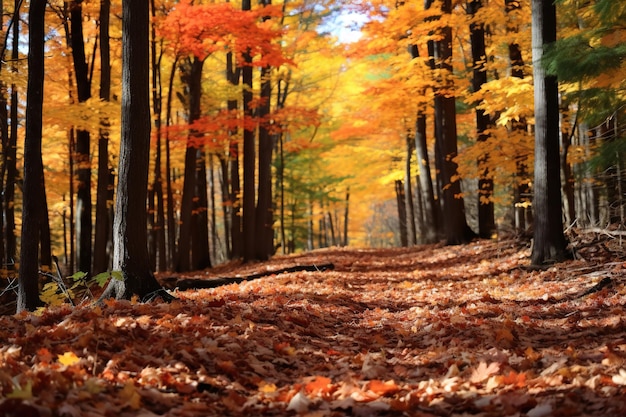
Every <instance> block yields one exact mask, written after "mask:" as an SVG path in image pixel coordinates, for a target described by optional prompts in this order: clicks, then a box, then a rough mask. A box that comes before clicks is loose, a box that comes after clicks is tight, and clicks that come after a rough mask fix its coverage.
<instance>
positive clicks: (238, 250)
mask: <svg viewBox="0 0 626 417" xmlns="http://www.w3.org/2000/svg"><path fill="white" fill-rule="evenodd" d="M233 60H234V58H233V54H232V53H228V54H227V55H226V77H227V78H228V82H229V83H230V85H231V86H238V85H239V78H240V75H241V68H240V67H238V66H235V65H234V63H233ZM226 105H227V108H228V111H229V112H233V111H236V110H237V109H238V107H239V106H238V103H237V100H228V102H227V103H226ZM229 136H230V141H229V143H228V154H229V155H228V161H229V164H228V171H227V172H228V175H229V179H230V181H229V185H230V187H229V194H228V199H229V202H230V241H231V246H230V248H229V250H228V255H229V259H236V258H240V257H241V256H243V234H242V230H241V201H240V197H239V194H240V193H241V178H240V176H239V154H240V152H239V139H238V137H237V136H238V130H237V129H236V128H233V129H231V131H230V132H229Z"/></svg>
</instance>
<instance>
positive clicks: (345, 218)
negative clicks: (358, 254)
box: [343, 187, 350, 246]
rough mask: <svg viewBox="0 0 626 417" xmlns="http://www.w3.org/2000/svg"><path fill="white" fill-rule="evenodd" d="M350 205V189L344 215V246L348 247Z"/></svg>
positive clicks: (347, 191) (347, 193)
mask: <svg viewBox="0 0 626 417" xmlns="http://www.w3.org/2000/svg"><path fill="white" fill-rule="evenodd" d="M349 203H350V187H348V189H347V190H346V208H345V210H344V213H343V246H348V243H349V240H348V214H349V208H350V206H349Z"/></svg>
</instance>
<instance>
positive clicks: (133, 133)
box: [102, 0, 172, 301]
mask: <svg viewBox="0 0 626 417" xmlns="http://www.w3.org/2000/svg"><path fill="white" fill-rule="evenodd" d="M149 23H150V14H149V10H148V0H124V1H123V2H122V119H121V148H120V158H119V168H118V171H119V174H118V178H119V180H118V186H117V199H116V202H115V213H116V216H115V221H114V223H113V236H114V256H113V269H114V270H116V271H121V272H122V274H123V280H117V279H112V280H111V281H110V282H109V285H108V286H107V288H106V289H105V291H104V293H103V296H102V297H103V298H107V297H116V298H125V299H130V298H131V297H132V296H133V295H137V296H139V298H140V299H141V300H144V301H145V300H150V299H153V298H155V297H157V296H160V297H162V298H164V299H166V300H169V299H171V298H172V296H170V295H169V294H168V293H167V292H166V291H165V290H163V289H162V288H161V286H160V284H159V283H158V282H157V280H156V278H155V277H154V275H153V273H152V271H151V269H150V258H149V255H148V247H147V223H146V216H147V213H146V197H147V189H148V168H149V158H150V92H149V74H148V68H149V67H150V59H149V55H148V53H149V50H150V49H149V44H148V37H149V36H148V34H149Z"/></svg>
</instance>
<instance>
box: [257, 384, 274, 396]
mask: <svg viewBox="0 0 626 417" xmlns="http://www.w3.org/2000/svg"><path fill="white" fill-rule="evenodd" d="M276 389H277V387H276V384H268V383H267V382H261V383H260V384H259V392H263V393H266V394H269V393H272V392H276Z"/></svg>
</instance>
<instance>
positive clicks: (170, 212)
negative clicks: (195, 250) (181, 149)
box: [165, 60, 178, 270]
mask: <svg viewBox="0 0 626 417" xmlns="http://www.w3.org/2000/svg"><path fill="white" fill-rule="evenodd" d="M177 64H178V61H177V60H174V62H173V63H172V71H171V72H170V79H169V83H168V87H167V103H166V106H167V108H166V111H165V114H166V116H165V124H166V126H170V124H171V121H172V91H173V90H174V77H175V75H176V66H177ZM166 132H167V131H166ZM168 139H169V137H168V136H167V133H166V136H165V192H166V194H167V258H168V259H167V267H168V269H170V270H174V268H175V267H176V262H177V258H178V256H177V250H176V229H177V227H176V218H175V216H174V192H173V191H172V163H171V153H170V142H169V140H168Z"/></svg>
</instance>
